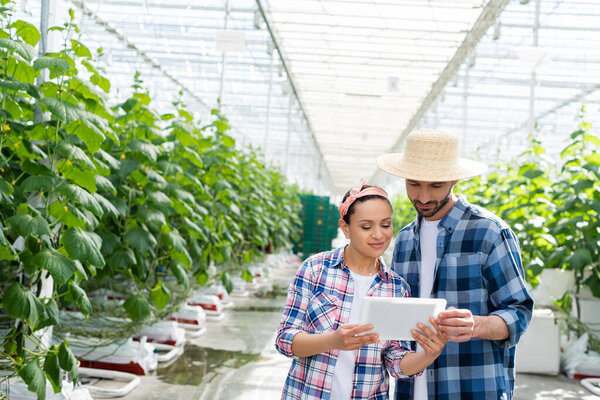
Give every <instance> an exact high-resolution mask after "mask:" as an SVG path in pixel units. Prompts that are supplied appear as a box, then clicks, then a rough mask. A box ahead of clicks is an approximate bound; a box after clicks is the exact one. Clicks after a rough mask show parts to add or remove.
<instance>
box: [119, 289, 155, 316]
mask: <svg viewBox="0 0 600 400" xmlns="http://www.w3.org/2000/svg"><path fill="white" fill-rule="evenodd" d="M123 307H124V308H125V311H127V314H129V318H131V320H132V321H133V322H137V321H139V320H142V319H144V318H147V317H149V316H150V305H149V304H148V302H147V301H146V299H145V298H144V297H143V296H142V295H141V294H136V295H134V296H131V297H130V298H128V299H127V300H125V303H124V304H123Z"/></svg>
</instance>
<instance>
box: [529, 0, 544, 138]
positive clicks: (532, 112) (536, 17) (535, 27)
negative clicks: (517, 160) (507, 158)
mask: <svg viewBox="0 0 600 400" xmlns="http://www.w3.org/2000/svg"><path fill="white" fill-rule="evenodd" d="M540 1H541V0H536V1H535V15H534V18H533V46H534V47H538V36H539V29H540ZM538 61H539V60H538ZM535 68H537V65H535V66H534V67H533V69H532V70H531V76H530V79H529V123H528V128H529V133H533V130H534V128H535V86H536V73H535Z"/></svg>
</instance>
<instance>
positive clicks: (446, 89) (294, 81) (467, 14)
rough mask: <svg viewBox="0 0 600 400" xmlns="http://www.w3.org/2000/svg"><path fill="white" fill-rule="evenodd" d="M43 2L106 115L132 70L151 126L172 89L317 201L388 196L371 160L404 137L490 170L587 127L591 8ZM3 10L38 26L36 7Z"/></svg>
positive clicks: (296, 1)
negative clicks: (71, 32)
mask: <svg viewBox="0 0 600 400" xmlns="http://www.w3.org/2000/svg"><path fill="white" fill-rule="evenodd" d="M50 3H51V6H52V9H51V13H50V16H51V21H50V26H52V25H58V24H61V23H62V22H63V21H64V20H65V19H66V18H67V13H66V9H67V8H68V7H72V8H74V10H75V12H76V17H77V22H78V24H79V25H80V28H81V30H82V32H84V36H83V38H82V41H83V42H84V43H85V44H86V45H88V46H89V47H90V48H92V49H94V48H98V47H101V48H102V49H103V52H102V56H101V57H100V60H99V62H100V64H101V65H102V66H103V67H104V68H105V70H106V75H107V76H108V78H109V79H110V81H111V84H112V88H111V92H112V93H111V98H113V99H114V101H115V103H117V102H119V101H122V100H123V99H124V98H126V97H127V96H128V95H129V94H130V93H131V89H130V87H131V84H132V83H133V76H134V73H135V71H140V72H141V77H142V79H143V80H144V82H145V85H146V86H147V87H148V88H149V90H150V94H151V97H152V99H153V103H152V105H153V106H154V107H155V108H156V109H157V110H158V111H159V112H161V113H163V112H170V111H171V109H172V107H173V106H172V102H173V101H174V100H177V99H178V98H179V95H178V92H179V91H182V93H183V100H184V101H185V102H186V104H188V107H189V109H190V110H191V111H193V112H194V113H195V115H196V116H197V117H198V118H199V119H201V120H204V121H206V120H210V115H209V112H210V109H211V108H214V107H217V106H218V103H217V99H219V98H220V99H221V108H222V109H223V111H224V113H225V114H226V115H227V116H228V117H229V119H230V121H231V124H232V126H233V134H234V136H235V137H236V138H237V139H238V142H239V143H240V146H241V147H252V148H261V151H262V152H263V153H264V154H265V158H266V160H267V161H268V162H269V163H272V164H274V165H276V166H278V167H279V168H281V169H282V170H283V171H284V172H285V173H286V174H287V175H288V177H289V178H290V180H291V181H293V182H296V183H298V184H299V185H300V186H301V187H303V188H304V189H307V190H312V191H314V192H315V193H318V194H326V193H333V194H340V193H343V192H345V191H346V190H347V189H348V188H350V187H351V186H353V185H354V184H355V183H356V182H357V180H358V179H359V178H360V177H365V178H366V179H367V180H368V181H370V182H374V183H379V184H383V185H386V188H389V189H391V190H392V192H393V191H394V188H396V189H399V185H400V180H398V179H395V178H392V177H389V176H387V175H386V174H382V173H379V172H378V171H377V170H376V168H375V162H374V160H375V158H376V156H377V155H379V154H382V153H387V152H392V151H401V150H402V143H403V139H404V137H405V135H406V134H407V133H408V132H410V131H411V130H414V129H416V128H421V127H423V128H440V129H446V130H450V131H453V132H455V133H457V134H459V135H460V137H461V138H462V139H463V142H464V153H465V154H464V155H465V156H468V157H476V158H480V159H482V160H484V161H485V162H487V163H488V164H493V163H494V162H495V161H497V160H499V159H503V160H508V159H510V158H511V157H513V156H514V155H515V154H518V153H519V152H520V151H521V150H522V149H523V145H524V143H526V142H527V141H526V140H524V139H523V138H524V137H526V136H527V135H528V133H530V132H532V131H533V130H537V131H538V132H539V133H540V136H541V137H542V139H543V141H544V144H545V145H546V147H548V149H549V151H550V153H551V154H556V153H557V152H558V151H559V149H560V148H561V144H562V141H563V138H564V137H566V136H567V135H568V134H569V133H570V132H571V130H572V128H573V127H574V126H575V124H576V123H577V121H576V119H575V116H576V115H577V113H578V110H579V108H580V107H581V104H582V103H586V104H588V108H587V110H588V111H587V114H586V118H587V119H588V120H589V121H590V122H592V123H594V122H600V121H598V120H599V119H600V116H599V113H600V111H599V109H598V104H599V101H598V100H600V94H599V89H600V41H598V40H597V38H598V35H599V34H600V26H599V25H598V21H599V20H600V0H511V1H509V0H495V1H490V0H460V1H458V0H454V1H451V2H449V1H445V0H427V1H424V0H381V1H376V0H207V1H203V2H197V1H194V0H172V1H170V2H161V1H158V0H132V1H124V0H86V1H85V2H84V1H81V0H70V1H66V0H65V1H51V2H50ZM18 4H19V8H20V14H21V15H19V16H18V17H19V18H24V19H27V20H29V21H30V22H31V23H34V24H35V25H38V26H39V21H40V0H22V1H20V2H18ZM61 4H62V5H61ZM536 16H537V17H536ZM225 31H226V32H225ZM50 45H52V43H50ZM54 45H56V43H55V44H54ZM50 49H52V47H50ZM223 49H225V50H227V51H222V50H223Z"/></svg>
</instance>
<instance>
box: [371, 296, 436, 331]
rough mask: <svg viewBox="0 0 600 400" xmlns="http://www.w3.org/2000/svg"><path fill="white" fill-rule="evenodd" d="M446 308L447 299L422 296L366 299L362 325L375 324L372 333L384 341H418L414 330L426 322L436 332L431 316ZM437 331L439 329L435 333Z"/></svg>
mask: <svg viewBox="0 0 600 400" xmlns="http://www.w3.org/2000/svg"><path fill="white" fill-rule="evenodd" d="M445 309H446V299H428V298H425V299H422V298H418V297H365V299H364V302H363V306H362V310H361V315H360V323H361V324H373V326H374V329H373V331H372V332H376V333H378V334H379V337H380V338H381V339H383V340H414V339H413V337H412V335H411V333H410V331H411V329H418V328H417V323H419V322H420V323H423V324H425V325H427V326H428V327H429V328H430V329H432V330H434V329H433V327H431V324H430V323H429V317H434V318H435V317H437V314H438V313H439V312H441V311H444V310H445ZM434 331H435V330H434Z"/></svg>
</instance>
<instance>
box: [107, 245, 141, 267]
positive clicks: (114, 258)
mask: <svg viewBox="0 0 600 400" xmlns="http://www.w3.org/2000/svg"><path fill="white" fill-rule="evenodd" d="M106 261H107V265H110V267H111V268H112V269H126V268H128V267H129V266H131V265H135V264H136V263H137V260H136V259H135V254H134V253H133V250H132V249H130V248H128V247H126V248H124V247H122V248H120V249H118V250H117V251H115V252H114V253H112V255H111V256H110V257H108V260H106Z"/></svg>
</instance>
